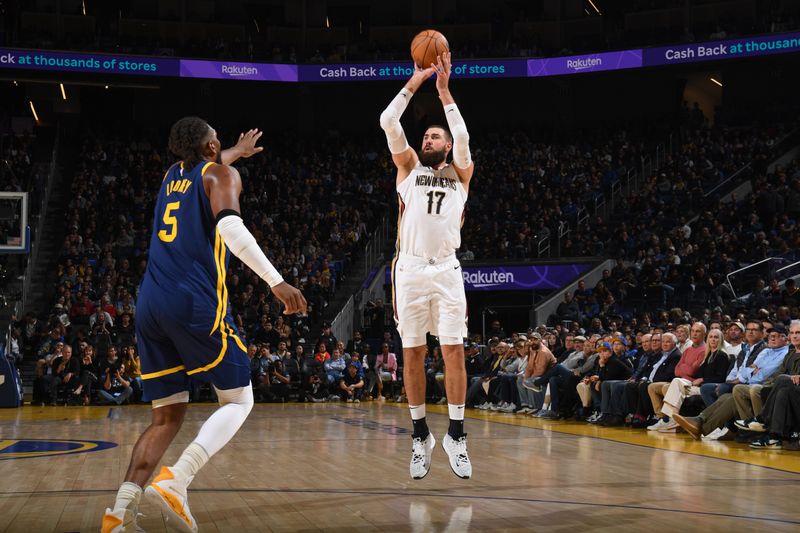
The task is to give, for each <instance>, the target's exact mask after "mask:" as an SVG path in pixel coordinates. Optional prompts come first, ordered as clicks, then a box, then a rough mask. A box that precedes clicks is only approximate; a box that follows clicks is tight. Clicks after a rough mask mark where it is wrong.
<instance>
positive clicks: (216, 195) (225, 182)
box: [206, 165, 307, 315]
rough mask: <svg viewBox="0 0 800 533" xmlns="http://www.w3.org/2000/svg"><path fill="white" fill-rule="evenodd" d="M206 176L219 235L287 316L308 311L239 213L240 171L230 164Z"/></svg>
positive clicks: (302, 300) (213, 169) (212, 168)
mask: <svg viewBox="0 0 800 533" xmlns="http://www.w3.org/2000/svg"><path fill="white" fill-rule="evenodd" d="M206 176H209V178H210V180H211V191H210V194H209V198H210V200H211V212H212V213H213V215H214V217H215V218H216V221H217V229H218V230H219V234H220V236H222V240H223V241H225V244H226V245H227V246H228V248H229V249H230V251H231V253H232V254H233V255H235V256H236V257H238V258H239V259H240V260H241V261H242V263H244V264H245V265H247V266H248V267H250V269H251V270H252V271H253V272H255V273H256V274H258V276H259V277H260V278H261V279H263V280H264V281H266V282H267V283H268V284H269V286H270V287H271V288H272V292H273V293H275V296H276V297H277V298H278V299H279V300H280V301H281V302H283V304H284V305H285V306H286V310H285V311H284V314H286V315H291V314H294V313H305V312H307V304H306V299H305V298H304V297H303V294H302V293H301V292H300V291H299V290H297V289H296V288H294V287H292V286H291V285H289V284H288V283H286V282H285V281H284V280H283V277H282V276H281V274H280V272H278V271H277V269H276V268H275V267H274V266H272V263H270V262H269V259H267V256H266V255H264V252H263V251H262V250H261V247H260V246H259V245H258V242H256V239H255V237H253V234H252V233H250V232H249V231H248V230H247V228H246V227H245V226H244V222H243V221H242V217H241V215H240V214H239V194H240V193H241V192H242V179H241V177H240V176H239V172H238V171H237V170H236V169H235V168H233V167H230V166H227V165H213V166H212V167H211V168H209V169H208V171H207V172H206Z"/></svg>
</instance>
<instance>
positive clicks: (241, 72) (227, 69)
mask: <svg viewBox="0 0 800 533" xmlns="http://www.w3.org/2000/svg"><path fill="white" fill-rule="evenodd" d="M222 73H223V74H227V75H228V76H255V75H257V74H258V69H257V68H255V67H240V66H238V65H222Z"/></svg>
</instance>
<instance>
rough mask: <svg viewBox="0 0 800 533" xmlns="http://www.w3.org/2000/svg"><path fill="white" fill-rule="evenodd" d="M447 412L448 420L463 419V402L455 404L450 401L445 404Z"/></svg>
mask: <svg viewBox="0 0 800 533" xmlns="http://www.w3.org/2000/svg"><path fill="white" fill-rule="evenodd" d="M447 412H448V413H449V414H450V420H464V404H463V403H462V404H461V405H455V404H452V403H448V404H447Z"/></svg>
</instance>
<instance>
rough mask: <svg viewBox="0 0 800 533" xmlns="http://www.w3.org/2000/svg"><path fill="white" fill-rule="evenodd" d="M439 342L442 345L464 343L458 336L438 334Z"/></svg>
mask: <svg viewBox="0 0 800 533" xmlns="http://www.w3.org/2000/svg"><path fill="white" fill-rule="evenodd" d="M439 344H441V345H442V346H452V345H454V344H464V340H463V339H461V338H459V337H444V336H441V335H440V336H439Z"/></svg>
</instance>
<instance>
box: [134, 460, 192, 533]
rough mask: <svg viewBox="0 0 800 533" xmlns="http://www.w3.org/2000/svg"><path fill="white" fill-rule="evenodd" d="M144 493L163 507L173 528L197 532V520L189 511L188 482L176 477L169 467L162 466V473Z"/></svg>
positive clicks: (188, 532) (185, 532)
mask: <svg viewBox="0 0 800 533" xmlns="http://www.w3.org/2000/svg"><path fill="white" fill-rule="evenodd" d="M144 495H145V496H147V498H148V499H149V500H150V501H151V502H152V503H154V504H155V505H157V506H158V507H160V508H161V510H162V511H163V512H164V515H165V516H166V517H167V521H168V522H169V525H171V526H172V527H173V528H175V529H177V530H178V531H182V532H184V533H196V531H197V522H195V520H194V517H193V516H192V513H191V511H189V501H188V496H187V495H186V483H184V482H182V481H179V480H178V479H176V478H175V476H174V475H173V473H172V470H170V469H169V467H166V466H162V467H161V473H159V474H158V476H157V477H156V478H155V479H154V480H153V482H152V483H151V484H150V485H149V486H148V487H147V488H146V489H144Z"/></svg>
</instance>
